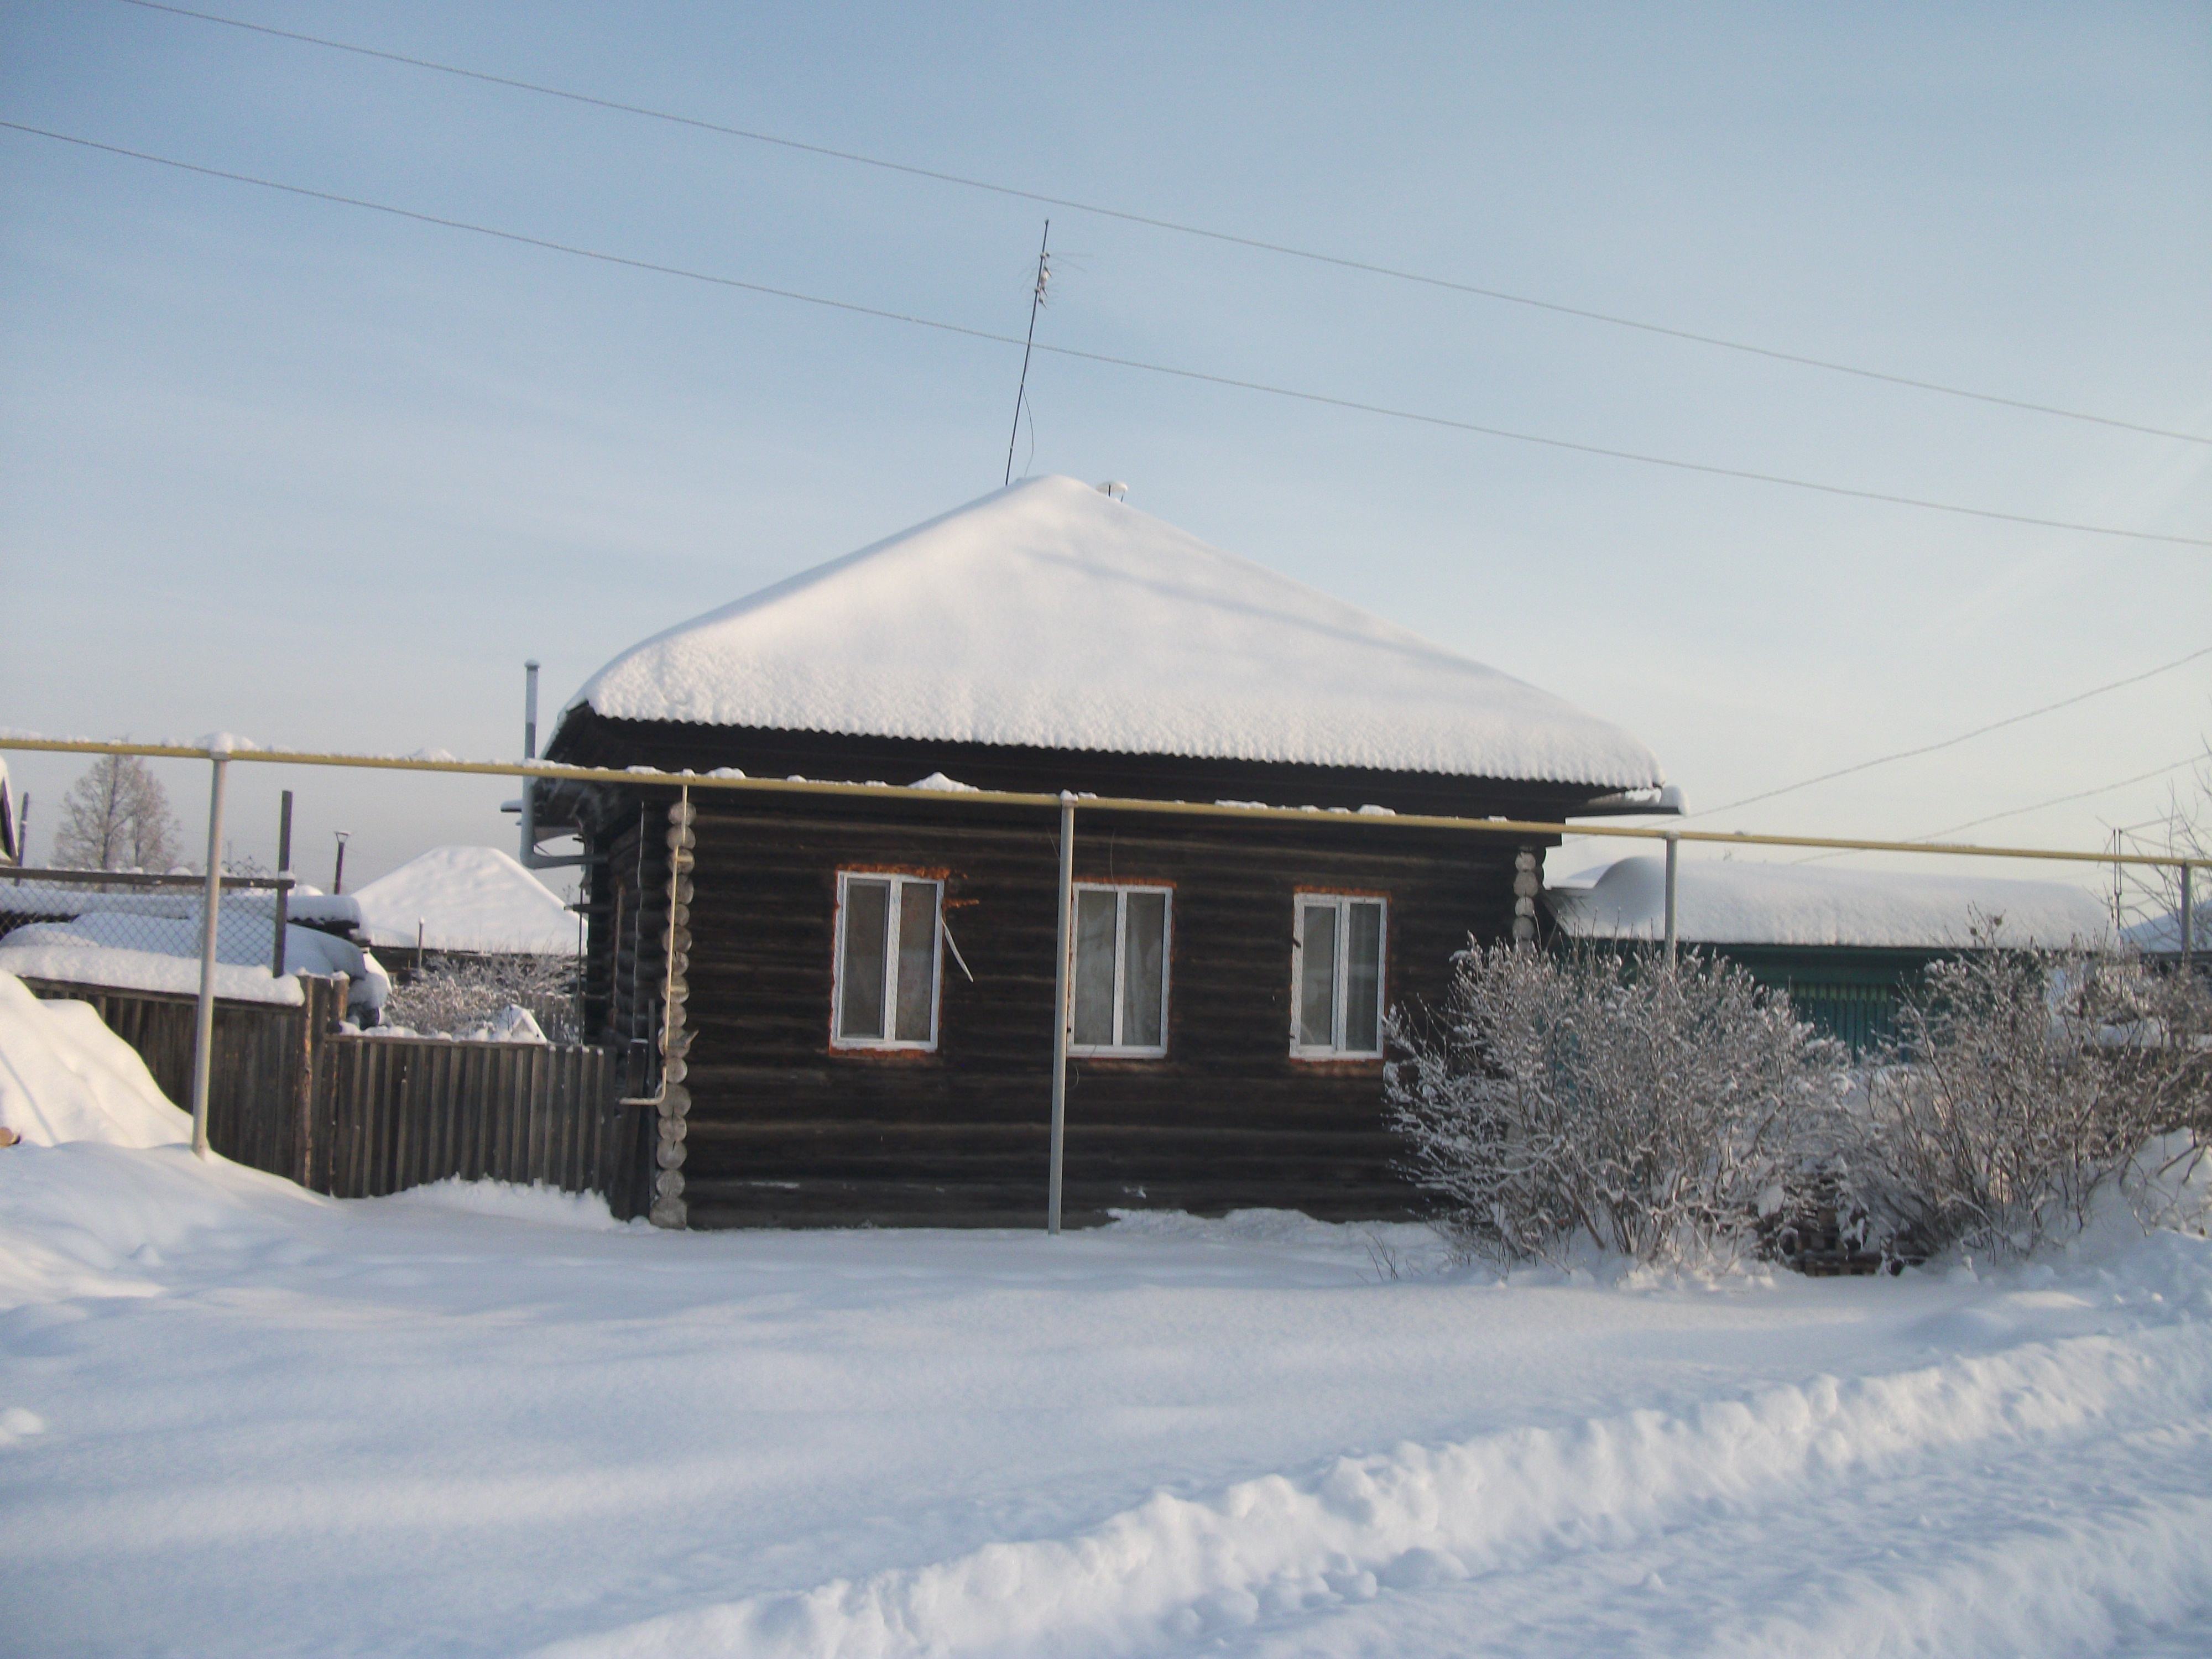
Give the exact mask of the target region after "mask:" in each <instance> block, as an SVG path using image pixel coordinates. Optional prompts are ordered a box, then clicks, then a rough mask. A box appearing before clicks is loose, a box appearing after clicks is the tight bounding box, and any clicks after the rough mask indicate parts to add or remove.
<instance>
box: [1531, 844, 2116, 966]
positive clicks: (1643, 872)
mask: <svg viewBox="0 0 2212 1659" xmlns="http://www.w3.org/2000/svg"><path fill="white" fill-rule="evenodd" d="M1547 897H1548V899H1549V900H1550V902H1551V906H1552V912H1553V915H1555V916H1556V917H1557V918H1558V919H1559V925H1560V927H1562V928H1564V929H1565V931H1566V932H1567V933H1570V934H1571V935H1573V936H1575V937H1577V938H1582V939H1663V938H1665V937H1666V932H1667V866H1666V860H1664V859H1663V858H1657V857H1652V856H1649V855H1646V856H1643V857H1637V858H1626V859H1621V860H1617V861H1616V862H1614V863H1613V864H1610V865H1602V866H1598V867H1597V868H1595V869H1592V870H1587V871H1584V872H1582V873H1581V874H1580V875H1577V876H1571V877H1568V878H1566V879H1565V880H1564V881H1560V882H1557V883H1555V884H1552V885H1551V886H1550V887H1549V888H1548V889H1547ZM1977 915H1979V916H1982V917H1986V918H1989V919H1991V920H1995V919H1997V918H2000V917H2002V920H2003V924H2004V926H2003V934H2002V937H2003V938H2004V939H2006V940H2007V941H2008V942H2011V943H2015V944H2020V945H2026V944H2028V943H2031V942H2033V943H2034V944H2038V945H2070V944H2073V943H2075V942H2076V941H2079V942H2080V943H2081V944H2084V945H2087V944H2092V943H2099V942H2102V941H2104V940H2106V939H2107V938H2108V937H2109V935H2110V933H2111V931H2112V921H2111V918H2110V917H2109V916H2108V915H2106V911H2105V907H2104V905H2103V904H2102V903H2100V902H2099V901H2098V900H2097V898H2096V897H2095V896H2093V895H2092V894H2090V893H2088V892H2087V891H2086V890H2083V889H2081V888H2079V887H2069V886H2067V885H2065V884H2063V883H2060V882H2054V881H2017V880H2007V879H2003V878H1995V877H1988V876H1978V875H1965V874H1961V875H1956V876H1949V875H1932V876H1931V875H1911V874H1900V873H1898V872H1892V871H1887V870H1830V869H1813V868H1808V867H1807V866H1802V865H1790V864H1747V863H1745V862H1743V861H1741V860H1734V859H1727V860H1699V859H1691V858H1684V859H1683V860H1681V861H1680V865H1679V866H1678V867H1677V869H1676V871H1675V877H1674V919H1675V932H1676V937H1678V938H1679V939H1683V940H1685V941H1687V942H1690V943H1693V944H1705V945H1882V946H1890V947H1897V948H1905V949H1939V950H1941V949H1949V948H1952V947H1954V946H1959V945H1967V944H1969V943H1971V942H1972V941H1971V938H1970V935H1969V932H1968V930H1969V927H1971V925H1972V922H1973V921H1974V919H1975V917H1976V916H1977Z"/></svg>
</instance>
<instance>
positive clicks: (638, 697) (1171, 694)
mask: <svg viewBox="0 0 2212 1659" xmlns="http://www.w3.org/2000/svg"><path fill="white" fill-rule="evenodd" d="M585 705H588V706H589V707H590V708H593V709H595V710H596V711H598V712H599V714H603V715H605V716H608V717H610V718H612V719H617V720H671V721H680V722H686V723H692V724H698V725H706V726H757V727H766V728H770V729H775V730H785V731H809V732H836V733H842V734H848V735H854V736H867V737H884V738H917V739H923V740H928V741H937V742H954V743H982V744H1009V745H1014V744H1019V745H1031V746H1036V747H1040V748H1048V749H1063V750H1103V751H1109V752H1119V753H1126V754H1157V755H1179V756H1188V757H1200V758H1208V759H1223V760H1240V761H1267V762H1288V763H1307V764H1312V765H1322V766H1346V767H1359V768H1368V769H1376V770H1383V771H1401V772H1425V773H1438V774H1443V775H1451V776H1464V777H1491V778H1510V779H1520V780H1528V781H1554V782H1560V783H1567V784H1576V785H1583V786H1588V787H1591V788H1593V789H1602V790H1615V789H1638V788H1645V787H1650V786H1653V785H1656V784H1658V783H1661V782H1662V781H1664V780H1663V778H1662V775H1661V771H1660V767H1659V763H1658V762H1657V760H1656V759H1655V758H1654V757H1653V756H1652V754H1651V752H1650V750H1648V749H1646V748H1645V747H1644V745H1643V744H1641V743H1639V742H1638V741H1637V740H1636V739H1635V738H1632V737H1631V736H1630V735H1629V734H1628V733H1627V732H1625V731H1623V730H1622V729H1621V728H1620V727H1619V726H1614V725H1613V724H1612V723H1611V722H1609V721H1607V720H1600V719H1598V718H1596V717H1595V716H1594V715H1590V714H1584V713H1583V712H1582V711H1581V710H1580V709H1578V708H1574V707H1572V706H1571V705H1570V704H1568V703H1566V702H1563V701H1562V700H1560V699H1559V698H1558V697H1555V696H1552V695H1551V694H1550V693H1549V692H1546V691H1540V690H1537V689H1536V688H1535V687H1534V686H1532V685H1529V684H1526V683H1524V682H1522V681H1521V680H1516V679H1514V678H1511V677H1510V676H1509V675H1505V674H1501V673H1499V672H1498V671H1497V670H1495V669H1492V668H1486V667H1485V666H1483V665H1481V664H1480V663H1477V662H1471V661H1469V660H1468V659H1466V658H1464V657H1462V656H1459V655H1457V654H1455V653H1453V652H1451V651H1448V650H1446V649H1445V648H1444V647H1442V646H1439V645H1435V644H1432V643H1431V642H1430V641H1427V640H1425V639H1423V638H1421V637H1420V636H1419V635H1416V634H1413V633H1412V632H1409V631H1408V630H1407V629H1403V628H1401V627H1399V626H1397V625H1396V624H1395V623H1389V622H1384V621H1383V620H1382V619H1381V618H1379V617H1372V616H1370V615H1368V614H1367V613H1366V612H1365V611H1361V610H1359V609H1358V607H1357V606H1354V605H1348V604H1346V603H1345V602H1344V601H1343V600H1341V599H1333V598H1331V597H1329V596H1328V594H1325V593H1321V592H1316V591H1315V590H1314V589H1312V588H1310V587H1307V586H1304V585H1303V584H1301V583H1298V582H1295V581H1292V580H1289V579H1288V578H1286V577H1284V576H1279V575H1277V574H1274V573H1273V571H1270V570H1267V569H1265V568H1262V567H1261V566H1259V565H1257V564H1255V563H1253V562H1250V561H1249V560H1247V559H1243V558H1239V557H1237V556H1236V555H1234V554H1231V553H1225V552H1223V551H1222V550H1219V549H1218V548H1215V547H1210V546H1208V545H1207V544H1206V543H1204V542H1201V541H1200V540H1199V539H1198V538H1196V537H1194V536H1191V535H1188V534H1187V533H1185V532H1182V531H1181V530H1178V529H1176V527H1175V526H1172V525H1169V524H1164V523H1162V522H1161V521H1160V520H1158V519H1154V518H1151V517H1149V516H1147V515H1146V514H1145V513H1139V512H1138V511H1137V510H1135V509H1134V508H1133V507H1129V506H1127V504H1126V503H1123V502H1121V501H1114V500H1111V499H1109V497H1108V496H1106V495H1103V494H1102V493H1101V492H1099V491H1098V490H1097V489H1092V488H1091V487H1090V486H1089V485H1087V484H1084V483H1079V482H1077V481H1076V480H1075V479H1073V478H1063V477H1046V478H1032V479H1026V480H1024V482H1022V483H1018V484H1016V485H1014V486H1013V487H1012V488H1011V489H1002V490H999V491H997V492H995V493H994V494H992V495H986V496H984V497H983V498H982V499H981V500H980V501H972V502H970V503H969V505H967V506H966V507H960V508H958V509H957V510H956V511H954V512H951V513H946V514H945V516H944V517H942V518H939V519H935V520H931V521H930V522H929V523H927V524H925V525H921V526H918V527H917V528H915V529H913V530H908V531H905V532H902V533H901V534H899V535H896V536H893V537H891V538H890V539H889V540H887V541H882V542H878V543H877V544H875V545H874V546H872V547H866V548H863V549H861V550H860V551H859V552H857V553H854V554H850V555H848V556H846V557H844V558H842V559H838V560H835V561H833V562H830V563H829V564H825V565H821V566H817V568H814V569H812V570H809V571H805V572H803V573H801V574H799V575H796V576H793V577H792V578H790V579H789V580H786V581H782V582H779V583H777V584H776V585H775V586H772V587H769V588H765V589H763V590H762V591H761V592H758V593H756V594H754V595H752V596H751V597H750V598H749V599H739V600H738V601H737V602H736V603H735V604H732V605H725V606H723V607H722V608H721V609H720V610H719V611H708V613H707V614H706V615H705V616H702V617H695V618H694V619H693V620H691V621H690V622H687V623H682V624H681V625H679V626H678V627H675V628H671V629H669V630H668V631H667V632H665V633H664V634H660V635H656V636H655V637H653V638H652V639H650V640H647V641H645V642H644V643H643V644H641V645H639V646H636V647H633V648H632V649H630V650H629V651H626V652H624V653H623V654H622V655H621V656H619V657H617V658H616V659H614V660H613V661H612V662H611V663H609V664H608V665H606V666H605V668H602V669H601V670H600V671H599V672H598V673H597V674H595V675H593V676H592V678H591V679H590V680H589V681H587V682H586V684H585V685H584V687H583V689H582V690H580V691H579V692H577V694H576V695H575V696H574V698H572V699H571V700H570V702H569V703H568V708H570V709H574V708H578V707H580V706H585Z"/></svg>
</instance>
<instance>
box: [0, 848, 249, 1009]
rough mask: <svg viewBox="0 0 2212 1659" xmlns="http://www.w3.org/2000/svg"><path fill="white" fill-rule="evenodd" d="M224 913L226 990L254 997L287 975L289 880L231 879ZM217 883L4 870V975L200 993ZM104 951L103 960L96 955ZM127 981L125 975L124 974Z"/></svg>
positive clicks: (0, 882)
mask: <svg viewBox="0 0 2212 1659" xmlns="http://www.w3.org/2000/svg"><path fill="white" fill-rule="evenodd" d="M220 879H221V896H220V899H219V901H218V903H217V907H216V952H215V955H216V968H217V980H218V994H222V995H226V996H234V997H239V996H243V997H252V995H253V990H252V986H253V985H254V984H255V982H256V981H259V982H262V983H266V982H268V981H273V980H275V979H276V978H278V977H279V976H281V975H283V972H284V971H285V960H284V951H283V945H284V934H285V908H286V900H287V898H288V896H289V893H290V890H291V888H292V885H293V884H292V881H291V879H290V878H288V877H268V876H262V877H256V876H224V877H222V878H220ZM206 934H207V878H205V877H204V876H199V875H193V874H190V873H188V872H177V873H175V874H173V875H147V874H143V873H141V872H136V871H114V870H57V869H21V868H11V869H9V870H8V871H6V872H4V873H0V972H7V973H12V974H15V975H17V976H19V977H21V978H24V979H40V980H58V981H74V980H77V979H79V978H82V977H86V976H87V975H86V973H85V970H86V969H88V967H90V966H92V965H93V964H94V963H97V967H98V971H97V973H96V974H94V975H90V976H91V977H93V978H94V979H95V980H96V981H98V982H100V983H106V984H111V985H112V984H119V983H124V982H127V983H128V984H129V985H130V986H131V987H133V988H137V989H140V990H147V991H180V992H186V993H191V992H197V990H198V988H199V977H200V956H201V953H202V951H203V949H204V944H205V940H206ZM94 952H96V953H98V954H97V955H96V956H94V955H91V954H88V953H94ZM118 976H119V977H118Z"/></svg>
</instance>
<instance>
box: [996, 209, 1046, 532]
mask: <svg viewBox="0 0 2212 1659" xmlns="http://www.w3.org/2000/svg"><path fill="white" fill-rule="evenodd" d="M1051 246H1052V221H1051V220H1049V219H1048V220H1046V221H1045V222H1044V239H1043V240H1042V241H1040V242H1039V243H1038V244H1037V268H1036V287H1035V288H1033V289H1030V333H1029V338H1028V339H1026V340H1024V342H1023V343H1022V383H1021V385H1020V386H1018V387H1016V388H1015V391H1014V429H1013V430H1012V432H1009V433H1008V434H1007V435H1006V477H1003V478H1001V479H1000V481H999V486H1000V489H1004V488H1005V487H1006V485H1008V484H1010V483H1013V481H1014V440H1015V439H1017V438H1018V437H1020V436H1021V434H1022V399H1023V398H1025V397H1027V396H1028V395H1029V390H1030V347H1032V346H1034V345H1035V344H1036V314H1037V312H1038V310H1039V309H1040V308H1041V307H1042V306H1043V304H1044V291H1045V289H1047V288H1048V287H1049V286H1051V283H1052V254H1051V253H1050V252H1048V250H1049V248H1050V247H1051Z"/></svg>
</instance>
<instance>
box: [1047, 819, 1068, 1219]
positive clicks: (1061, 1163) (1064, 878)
mask: <svg viewBox="0 0 2212 1659" xmlns="http://www.w3.org/2000/svg"><path fill="white" fill-rule="evenodd" d="M1074 909H1075V800H1074V798H1073V796H1070V795H1062V796H1061V797H1060V921H1059V925H1058V926H1057V927H1055V928H1054V933H1053V938H1054V947H1055V951H1056V952H1057V954H1055V955H1054V957H1053V964H1052V1011H1053V1020H1052V1172H1051V1175H1050V1176H1049V1177H1048V1186H1047V1188H1046V1194H1045V1218H1044V1225H1045V1231H1047V1232H1048V1233H1057V1232H1058V1231H1060V1175H1061V1171H1062V1170H1063V1169H1064V1167H1065V1164H1066V1148H1067V992H1068V983H1067V981H1068V980H1069V979H1070V977H1071V975H1069V973H1068V971H1067V970H1068V952H1069V951H1070V949H1071V947H1072V945H1073V941H1072V939H1070V937H1069V935H1070V934H1071V933H1073V930H1074V915H1073V912H1074Z"/></svg>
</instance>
